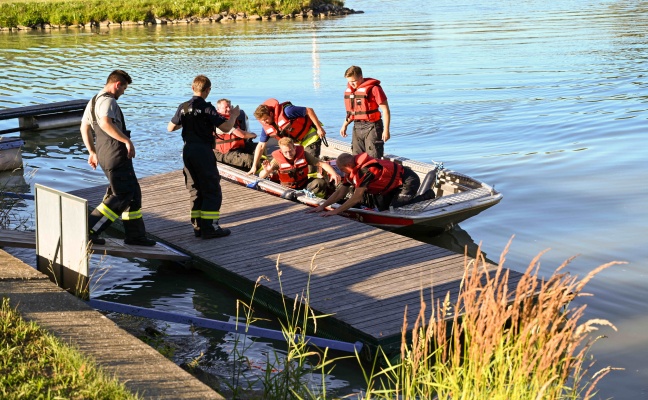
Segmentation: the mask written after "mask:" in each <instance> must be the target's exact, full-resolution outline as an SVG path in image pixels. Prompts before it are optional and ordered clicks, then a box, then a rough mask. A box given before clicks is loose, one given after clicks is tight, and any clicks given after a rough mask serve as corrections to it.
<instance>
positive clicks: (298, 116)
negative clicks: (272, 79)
mask: <svg viewBox="0 0 648 400" xmlns="http://www.w3.org/2000/svg"><path fill="white" fill-rule="evenodd" d="M254 117H255V118H256V119H257V120H258V121H259V122H260V123H261V126H262V129H261V136H259V144H258V145H257V147H256V150H255V151H254V164H253V166H252V168H250V170H249V171H248V174H254V173H255V172H256V168H257V166H258V163H259V160H260V159H261V155H262V154H263V153H264V152H265V149H266V144H267V142H268V139H270V138H273V137H275V138H277V139H280V138H282V137H289V138H291V139H292V140H293V141H294V142H295V143H297V144H299V145H301V146H302V147H304V151H306V153H309V154H311V155H312V156H314V157H316V158H319V155H320V150H321V148H322V138H323V137H324V136H326V131H325V130H324V128H323V127H322V124H321V123H320V122H319V120H318V119H317V115H316V114H315V111H313V109H312V108H310V107H299V106H294V105H292V104H291V103H290V102H289V101H286V102H283V103H279V101H277V100H276V99H268V100H266V101H264V102H263V104H261V105H259V107H257V109H256V111H254ZM311 172H314V171H313V170H311Z"/></svg>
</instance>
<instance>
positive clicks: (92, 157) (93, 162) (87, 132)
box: [81, 121, 97, 169]
mask: <svg viewBox="0 0 648 400" xmlns="http://www.w3.org/2000/svg"><path fill="white" fill-rule="evenodd" d="M81 138H82V139H83V144H84V145H85V147H86V149H88V153H89V155H88V164H90V166H91V167H92V169H97V151H96V150H95V145H94V138H93V137H92V132H91V129H90V125H89V124H88V123H87V122H85V121H82V122H81Z"/></svg>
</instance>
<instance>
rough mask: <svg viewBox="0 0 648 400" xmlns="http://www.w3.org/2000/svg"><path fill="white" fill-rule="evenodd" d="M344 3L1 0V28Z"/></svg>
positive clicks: (245, 13)
mask: <svg viewBox="0 0 648 400" xmlns="http://www.w3.org/2000/svg"><path fill="white" fill-rule="evenodd" d="M343 5H344V2H343V1H342V0H282V1H275V0H224V1H217V2H214V1H209V0H114V1H110V2H106V1H99V0H95V1H83V0H58V1H46V0H31V1H15V0H0V28H4V29H13V28H17V27H22V28H35V27H43V26H53V27H61V26H62V27H66V26H86V25H97V24H99V23H101V22H104V21H110V22H113V23H122V22H127V21H131V22H133V23H138V22H139V23H142V24H143V23H156V22H162V21H167V20H170V21H173V20H178V19H187V18H197V19H201V18H212V19H215V20H220V19H221V18H223V16H224V15H225V16H226V15H233V16H237V17H238V18H241V19H248V18H249V19H261V18H262V17H266V18H269V17H270V16H271V15H280V16H281V17H284V18H295V17H299V18H303V17H307V18H308V17H314V16H316V15H320V13H324V14H325V15H338V14H337V13H338V12H341V13H344V12H343V11H342V9H343V8H342V6H343ZM309 10H310V11H311V12H310V14H309V13H308V11H309ZM239 13H241V14H240V15H239ZM332 13H334V14H332ZM223 14H224V15H223ZM281 17H280V18H281ZM275 18H276V17H275Z"/></svg>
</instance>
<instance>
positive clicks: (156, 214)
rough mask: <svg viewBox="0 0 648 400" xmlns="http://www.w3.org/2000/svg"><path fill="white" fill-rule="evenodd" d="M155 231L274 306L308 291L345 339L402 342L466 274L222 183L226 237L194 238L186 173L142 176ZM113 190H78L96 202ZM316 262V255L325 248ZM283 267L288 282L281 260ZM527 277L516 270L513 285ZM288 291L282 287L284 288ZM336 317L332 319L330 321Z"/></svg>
mask: <svg viewBox="0 0 648 400" xmlns="http://www.w3.org/2000/svg"><path fill="white" fill-rule="evenodd" d="M140 185H141V187H142V194H143V213H144V221H145V224H146V228H147V232H148V233H149V234H151V235H153V236H155V237H157V238H159V239H160V240H163V241H165V242H167V243H168V244H170V245H172V246H173V247H175V248H177V249H181V250H182V251H183V252H186V253H188V254H190V255H191V256H192V257H193V258H194V265H196V266H197V267H198V268H200V269H202V270H203V271H205V272H207V273H208V274H210V275H211V276H212V277H214V278H216V279H218V280H220V281H222V282H224V283H225V284H227V285H229V286H230V287H233V288H234V289H236V290H238V291H239V292H240V293H242V294H244V295H246V296H249V295H251V293H252V290H253V287H254V282H255V281H256V280H257V278H259V277H261V276H264V277H267V278H268V279H269V281H266V280H265V279H263V280H261V281H260V283H261V285H262V286H261V287H260V288H259V289H258V290H257V294H256V297H255V301H259V300H260V299H261V298H264V299H265V300H262V301H263V302H264V303H266V304H267V305H269V306H270V307H271V308H273V304H272V303H273V302H274V309H275V310H282V306H280V304H281V303H280V302H279V301H280V299H281V293H283V295H285V296H286V297H287V298H288V299H290V300H289V301H290V304H291V305H290V306H289V307H292V301H293V299H295V296H296V295H301V294H302V293H304V291H305V289H306V285H307V283H308V279H309V274H310V276H311V279H310V304H311V307H313V308H314V309H315V310H316V312H319V313H322V314H333V316H332V317H329V318H327V319H325V320H320V321H321V322H319V323H318V324H319V325H318V327H320V330H318V334H319V333H320V331H321V326H322V325H325V324H333V326H334V329H333V335H334V336H335V338H337V339H349V340H352V339H356V340H357V339H362V340H365V341H366V342H368V343H373V344H386V343H388V342H396V341H400V333H401V327H402V325H403V313H404V311H405V307H406V306H407V318H408V320H409V322H410V325H409V326H410V328H411V327H412V324H413V322H414V319H415V317H416V315H417V314H418V312H419V310H420V303H419V302H420V296H421V293H423V295H424V298H425V300H426V301H427V304H428V305H429V304H430V300H431V299H434V300H433V301H434V303H435V304H436V300H437V299H441V300H443V299H444V298H445V296H446V293H448V292H450V295H451V301H455V300H456V298H457V295H458V292H459V286H460V283H461V280H462V277H463V272H464V256H463V254H456V253H454V252H451V251H449V250H446V249H442V248H439V247H436V246H433V245H430V244H426V243H422V242H419V241H416V240H414V239H410V238H408V237H405V236H401V235H398V234H395V233H392V232H387V231H384V230H381V229H377V228H373V227H371V226H368V225H365V224H362V223H359V222H356V221H352V220H350V219H347V218H343V217H339V216H334V217H326V218H324V217H321V216H320V215H319V214H307V213H306V210H308V207H307V206H305V205H302V204H298V203H294V202H291V201H288V200H283V199H280V198H278V197H274V196H271V195H269V194H266V193H262V192H259V191H256V190H253V189H249V188H245V187H242V186H239V185H237V184H234V183H230V182H227V181H222V182H221V186H222V189H223V205H222V207H221V226H223V227H227V228H230V229H231V230H232V234H231V235H230V236H228V237H225V238H218V239H211V240H201V239H198V238H195V237H194V235H193V230H192V227H191V225H190V222H189V211H190V206H189V195H188V193H187V190H186V189H185V187H184V178H183V175H182V172H181V171H176V172H171V173H166V174H162V175H156V176H151V177H148V178H144V179H141V180H140ZM104 192H105V187H103V186H102V187H94V188H88V189H84V190H77V191H75V192H74V193H73V194H74V195H75V196H79V197H82V198H86V199H88V202H89V204H92V205H96V204H99V203H100V202H101V200H102V197H103V195H104ZM317 252H319V253H318V255H317V258H316V260H315V263H314V267H313V269H311V258H312V257H313V256H314V255H315V254H316V253H317ZM277 263H278V268H279V269H280V270H281V272H282V275H281V284H282V286H281V287H280V285H279V281H278V279H277V275H278V274H277V269H276V265H277ZM521 275H522V274H520V273H517V272H515V271H510V278H509V285H510V286H513V285H515V284H516V283H517V281H518V280H519V278H520V276H521ZM282 290H283V292H282ZM328 321H333V322H328Z"/></svg>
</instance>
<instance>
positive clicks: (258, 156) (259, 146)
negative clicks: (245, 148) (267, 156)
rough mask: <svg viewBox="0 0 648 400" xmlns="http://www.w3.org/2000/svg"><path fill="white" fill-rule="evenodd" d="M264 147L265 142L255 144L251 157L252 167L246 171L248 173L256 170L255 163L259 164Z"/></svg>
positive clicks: (251, 173) (250, 173) (252, 173)
mask: <svg viewBox="0 0 648 400" xmlns="http://www.w3.org/2000/svg"><path fill="white" fill-rule="evenodd" d="M265 148H266V142H259V144H257V146H256V149H254V158H253V159H252V167H251V168H250V170H249V171H248V175H254V173H255V172H256V170H257V165H258V164H259V160H260V159H261V154H263V152H265Z"/></svg>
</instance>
